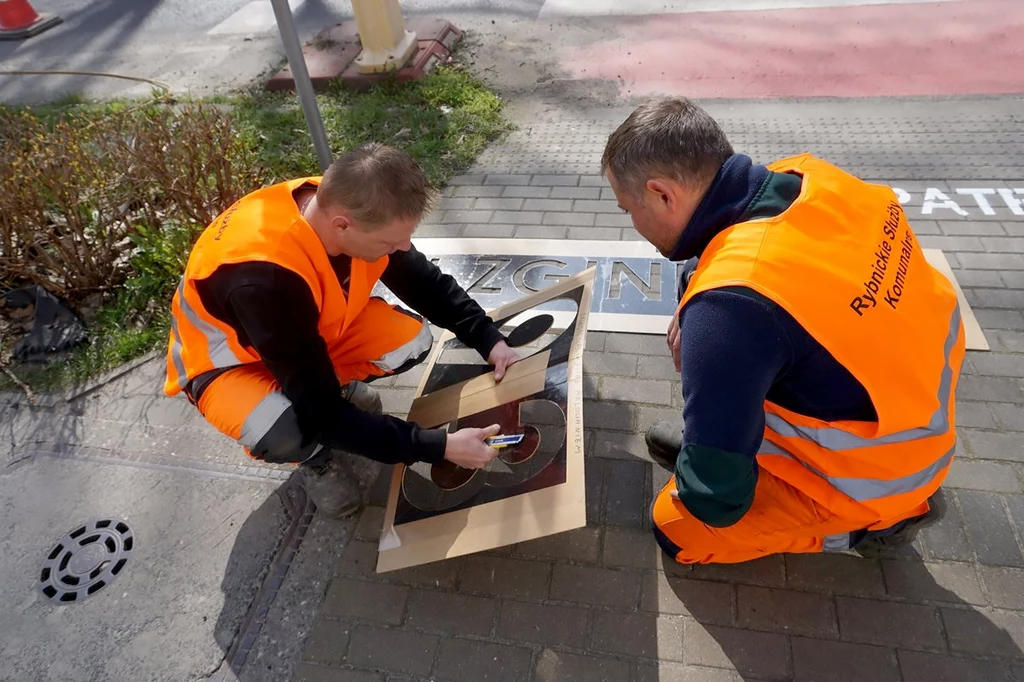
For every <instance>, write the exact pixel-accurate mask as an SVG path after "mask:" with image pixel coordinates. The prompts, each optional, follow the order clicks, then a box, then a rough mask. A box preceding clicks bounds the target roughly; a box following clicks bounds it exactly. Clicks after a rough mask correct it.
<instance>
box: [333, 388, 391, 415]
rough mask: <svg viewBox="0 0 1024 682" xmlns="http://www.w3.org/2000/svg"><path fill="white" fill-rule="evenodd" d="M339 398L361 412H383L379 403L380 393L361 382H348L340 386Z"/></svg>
mask: <svg viewBox="0 0 1024 682" xmlns="http://www.w3.org/2000/svg"><path fill="white" fill-rule="evenodd" d="M341 397H342V398H344V399H345V400H347V401H349V402H350V403H352V404H353V405H354V406H356V407H358V408H359V409H360V410H362V411H363V412H369V413H371V414H381V413H382V412H383V411H384V410H383V406H382V404H381V401H380V393H378V392H377V391H376V390H374V389H372V388H370V386H369V385H368V384H366V383H364V382H362V381H350V382H349V383H347V384H345V385H344V386H342V387H341Z"/></svg>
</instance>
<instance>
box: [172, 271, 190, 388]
mask: <svg viewBox="0 0 1024 682" xmlns="http://www.w3.org/2000/svg"><path fill="white" fill-rule="evenodd" d="M179 291H180V289H179ZM170 355H171V362H173V363H174V371H175V373H176V374H177V375H178V389H179V390H182V391H183V390H185V387H186V386H188V373H187V372H186V371H185V361H184V360H182V358H181V332H179V331H178V318H177V317H176V316H174V315H171V353H170Z"/></svg>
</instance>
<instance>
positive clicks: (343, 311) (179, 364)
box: [164, 177, 388, 396]
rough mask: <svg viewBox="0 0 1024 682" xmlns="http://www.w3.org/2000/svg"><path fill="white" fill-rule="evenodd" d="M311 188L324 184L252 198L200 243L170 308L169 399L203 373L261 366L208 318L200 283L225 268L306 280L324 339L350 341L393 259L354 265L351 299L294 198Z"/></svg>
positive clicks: (289, 186)
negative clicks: (266, 268)
mask: <svg viewBox="0 0 1024 682" xmlns="http://www.w3.org/2000/svg"><path fill="white" fill-rule="evenodd" d="M306 183H309V184H312V185H319V184H320V178H319V177H309V178H300V179H297V180H291V181H288V182H282V183H279V184H276V185H271V186H269V187H265V188H263V189H260V190H257V191H255V192H252V193H251V194H247V195H246V196H244V197H242V198H241V199H239V200H238V201H237V202H235V203H234V204H233V205H232V206H231V207H230V208H228V209H227V210H226V211H224V212H223V213H222V214H220V215H219V216H217V218H216V219H215V220H214V221H213V222H212V223H210V225H209V227H207V228H206V230H204V231H203V234H202V235H200V237H199V239H198V240H197V241H196V244H195V246H194V247H193V249H192V253H191V255H190V256H189V261H188V266H187V267H186V268H185V274H184V276H183V277H182V279H181V283H180V284H179V285H178V290H177V292H176V293H175V294H174V299H173V301H172V304H171V333H170V339H169V342H168V348H167V380H166V383H165V384H164V392H165V393H166V394H167V395H170V396H173V395H177V394H178V393H180V392H181V391H182V390H184V388H185V387H186V386H187V385H188V382H190V381H191V380H192V379H194V378H196V377H197V376H199V375H200V374H203V373H204V372H208V371H210V370H214V369H223V368H228V367H235V366H238V365H244V364H248V363H253V362H259V361H260V357H259V354H258V353H257V352H256V350H255V349H253V348H247V347H244V346H242V344H241V343H239V340H238V334H237V333H236V332H235V331H234V330H233V329H232V328H231V327H230V326H229V325H227V324H225V323H224V322H222V321H220V320H218V319H216V318H215V317H213V316H212V315H210V314H209V313H208V312H207V311H206V309H205V308H204V307H203V303H202V301H201V300H200V298H199V294H198V292H197V291H196V284H195V283H196V282H197V281H199V280H203V279H205V278H207V277H209V276H210V275H212V274H213V273H214V271H215V270H217V268H219V267H221V266H222V265H227V264H231V263H242V262H252V261H258V262H269V263H274V264H276V265H280V266H282V267H284V268H287V269H288V270H291V271H292V272H294V273H295V274H297V275H299V276H300V277H302V278H303V279H304V280H305V281H306V283H307V284H308V285H309V289H310V291H311V292H312V294H313V298H314V300H315V301H316V306H317V309H318V310H319V311H320V319H319V330H320V335H321V336H323V337H324V338H325V339H333V338H337V337H338V336H340V335H341V334H343V333H344V331H345V330H346V329H347V328H348V326H349V325H350V324H351V323H352V320H353V319H354V318H355V317H356V316H357V315H358V314H359V312H360V311H361V310H362V309H363V308H364V307H365V306H366V303H367V301H369V299H370V292H371V291H372V290H373V287H374V285H375V284H376V282H377V280H378V279H379V278H380V276H381V273H383V272H384V268H385V267H387V263H388V257H387V256H384V257H383V258H381V259H380V260H378V261H376V262H373V263H368V262H366V261H362V260H359V259H357V258H353V259H352V271H351V278H350V280H349V292H348V296H347V297H346V296H345V293H344V291H342V288H341V283H340V282H339V281H338V277H337V275H335V273H334V269H333V268H332V267H331V263H330V260H329V259H328V256H327V252H326V250H325V249H324V246H323V243H322V242H321V241H320V238H319V237H317V235H316V233H315V232H314V231H313V228H312V227H310V225H309V223H307V222H306V220H305V219H304V218H303V217H302V214H301V213H300V212H299V207H298V206H297V205H296V203H295V199H294V197H293V196H292V192H294V191H295V190H296V189H298V188H299V187H301V186H302V185H303V184H306Z"/></svg>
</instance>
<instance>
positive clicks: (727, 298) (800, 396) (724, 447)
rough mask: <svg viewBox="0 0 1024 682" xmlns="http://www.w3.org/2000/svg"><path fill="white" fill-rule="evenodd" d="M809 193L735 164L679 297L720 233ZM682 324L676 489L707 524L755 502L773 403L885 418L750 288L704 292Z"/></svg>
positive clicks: (685, 254)
mask: <svg viewBox="0 0 1024 682" xmlns="http://www.w3.org/2000/svg"><path fill="white" fill-rule="evenodd" d="M800 186H801V179H800V177H799V176H798V175H794V174H781V173H773V172H771V171H769V170H768V169H767V168H765V167H764V166H757V165H752V163H751V160H750V158H749V157H747V156H744V155H735V156H733V157H731V158H730V159H729V160H728V161H727V162H726V163H725V164H724V165H723V167H722V168H721V170H720V171H719V172H718V175H717V176H716V177H715V180H714V182H713V183H712V185H711V188H710V190H709V191H708V192H707V194H706V195H705V196H704V198H703V200H702V201H701V203H700V205H699V206H698V208H697V211H696V212H695V213H694V216H693V218H692V219H691V220H690V223H689V224H688V225H687V226H686V229H685V230H684V231H683V234H682V237H681V238H680V241H679V243H678V245H677V246H676V249H675V251H674V252H673V253H672V254H671V255H670V258H671V260H674V261H683V260H685V261H687V263H686V265H685V267H684V275H683V281H682V282H680V285H679V286H680V292H682V291H683V290H684V289H685V286H686V282H687V281H688V277H689V275H690V274H691V273H692V272H693V269H694V267H696V263H697V260H698V259H699V257H700V255H701V254H702V253H703V251H704V249H705V248H707V245H708V243H709V242H710V241H711V239H712V238H714V236H715V235H717V234H718V233H719V232H721V231H722V230H724V229H726V228H727V227H729V226H731V225H735V224H737V223H742V222H745V221H747V220H751V219H753V218H764V217H770V216H775V215H778V214H780V213H782V212H783V211H785V210H786V209H787V208H788V207H789V206H790V205H791V204H792V203H793V201H794V200H795V199H796V197H797V196H798V195H799V193H800ZM741 229H742V228H741ZM821 229H823V230H827V229H828V225H822V226H821ZM679 324H680V338H681V349H680V361H681V367H682V379H683V400H684V405H685V407H684V408H683V446H682V451H681V452H680V453H679V458H678V460H677V462H676V472H675V474H676V486H677V488H678V490H679V499H680V501H681V502H682V503H683V504H684V505H685V506H686V508H687V509H688V510H689V511H690V513H692V514H693V515H694V516H696V517H697V518H698V519H700V520H701V521H703V522H704V523H707V524H708V525H711V526H717V527H724V526H730V525H732V524H734V523H736V521H738V520H739V519H740V518H742V517H743V515H744V514H745V513H746V512H747V510H748V509H749V508H750V505H751V503H752V502H753V500H754V486H755V485H756V483H757V475H758V468H757V461H756V459H755V455H756V453H757V449H758V447H759V446H760V444H761V438H762V435H763V433H764V402H765V400H766V399H767V400H770V401H771V402H773V403H775V404H777V405H780V406H781V407H784V408H786V409H789V410H792V411H794V412H797V413H799V414H803V415H807V416H809V417H814V418H817V419H824V420H830V421H831V420H856V421H874V420H876V419H877V416H876V414H875V410H874V406H873V405H872V404H871V400H870V398H869V397H868V394H867V391H866V390H865V389H864V387H863V386H862V385H861V384H860V382H858V381H857V380H856V379H855V378H854V377H853V375H851V374H850V373H849V372H848V371H847V370H846V369H845V368H844V367H843V366H842V365H840V364H839V362H838V361H836V359H835V358H834V357H832V355H831V354H830V353H829V352H828V351H827V350H825V348H824V347H822V345H821V344H819V343H818V342H817V341H816V340H815V339H814V338H812V337H811V336H810V334H808V333H807V331H806V330H804V328H803V327H802V326H800V325H799V324H798V323H797V322H796V320H794V319H793V317H792V316H791V315H789V313H787V312H786V311H785V310H783V309H782V308H781V307H779V306H778V305H777V304H775V303H774V302H773V301H771V300H769V299H767V298H765V297H764V296H761V295H760V294H758V293H756V292H754V291H753V290H751V289H748V288H746V287H727V288H722V289H713V290H710V291H706V292H703V293H700V294H698V295H696V296H694V297H693V298H692V299H691V300H690V301H689V302H688V303H687V305H686V306H685V307H684V308H683V310H682V311H681V312H680V316H679Z"/></svg>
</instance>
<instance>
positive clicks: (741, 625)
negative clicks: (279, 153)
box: [299, 102, 1024, 682]
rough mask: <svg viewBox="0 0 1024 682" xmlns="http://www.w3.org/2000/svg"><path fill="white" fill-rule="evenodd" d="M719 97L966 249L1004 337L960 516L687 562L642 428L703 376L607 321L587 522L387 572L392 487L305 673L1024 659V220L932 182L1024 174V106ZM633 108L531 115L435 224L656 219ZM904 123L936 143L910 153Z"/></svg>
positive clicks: (973, 441)
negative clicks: (896, 194)
mask: <svg viewBox="0 0 1024 682" xmlns="http://www.w3.org/2000/svg"><path fill="white" fill-rule="evenodd" d="M844 106H847V105H844ZM720 109H722V110H723V115H724V116H725V125H726V127H727V128H732V129H733V130H737V131H739V135H738V137H739V139H738V140H736V141H735V144H736V146H737V148H738V150H741V151H746V152H748V153H752V154H753V155H754V156H755V159H756V160H759V161H767V160H771V159H773V158H778V157H781V156H783V155H787V154H792V153H798V152H802V151H808V150H809V151H814V152H816V153H819V154H822V155H824V156H825V157H826V158H829V159H831V160H833V161H835V162H837V163H840V164H843V165H844V166H845V167H846V168H848V169H849V170H851V171H852V172H854V173H859V174H861V175H862V176H863V177H867V178H871V179H875V180H878V181H883V182H889V183H890V184H893V185H894V186H896V185H898V186H900V187H902V188H903V189H904V190H906V191H908V192H909V193H911V194H916V197H917V198H916V200H915V199H914V198H911V199H910V200H909V201H908V213H909V214H910V215H911V218H912V220H913V224H914V226H915V228H916V229H917V230H918V232H919V234H920V235H921V238H922V242H923V243H924V245H925V246H926V247H934V248H941V249H944V250H945V253H946V256H947V258H948V259H949V260H950V262H951V264H952V265H953V267H954V268H955V270H956V274H957V277H958V278H959V281H960V283H961V285H962V286H963V287H964V288H965V293H966V295H967V296H968V298H969V300H970V303H971V305H972V307H973V308H974V310H975V313H976V314H977V316H978V318H979V321H980V323H981V325H982V327H983V328H984V329H985V331H986V334H987V337H988V339H989V342H990V344H991V345H992V351H991V352H987V353H970V354H969V357H968V360H967V363H966V365H965V367H964V375H963V377H962V380H961V384H960V389H959V394H958V402H957V420H958V431H959V435H960V441H961V448H960V452H959V458H958V459H957V461H956V463H955V464H954V466H953V469H952V472H951V474H950V476H949V478H948V484H947V490H948V492H947V495H948V499H949V501H950V513H949V515H948V516H947V517H946V518H945V519H944V520H943V521H942V523H940V524H938V525H937V526H936V527H934V528H932V529H930V530H929V531H927V532H926V533H924V534H923V537H922V538H920V539H919V541H918V543H917V544H916V545H915V547H914V548H913V550H912V551H907V552H905V553H902V554H900V555H895V556H893V557H891V558H886V559H884V560H868V559H863V558H860V557H857V556H851V555H830V556H796V555H790V556H785V557H782V556H776V557H770V558H766V559H763V560H760V561H757V562H752V563H749V564H744V565H738V566H700V567H697V568H695V569H694V570H692V571H691V570H687V569H685V568H682V567H679V566H677V565H675V564H673V563H672V562H667V563H666V561H665V559H664V557H663V555H662V554H661V553H660V551H659V550H658V549H657V546H656V544H655V542H654V540H653V538H652V536H651V534H650V529H649V520H648V518H647V514H646V510H647V508H648V507H649V505H650V503H651V501H652V499H653V495H654V494H655V492H656V490H657V489H658V488H660V486H661V485H663V483H664V482H665V481H666V480H667V478H668V475H669V474H668V472H666V471H665V470H663V469H662V468H660V467H659V466H658V465H656V464H654V463H653V462H652V461H651V460H650V459H649V457H648V456H647V454H646V452H645V448H644V445H643V431H644V429H645V428H646V427H647V426H648V425H649V424H651V423H652V422H654V421H656V420H659V419H679V418H680V408H681V406H682V405H681V387H680V384H679V382H678V380H677V376H676V374H675V372H674V370H673V368H672V365H671V360H670V358H669V356H668V354H667V350H666V348H665V344H664V341H663V340H662V338H660V337H653V336H640V335H630V334H617V333H612V334H607V333H590V334H589V335H588V338H587V350H586V355H585V358H584V374H585V401H584V423H585V425H586V427H587V443H586V478H587V505H588V508H587V516H588V523H587V527H586V528H583V529H580V530H578V531H574V532H571V533H566V534H562V535H557V536H552V537H548V538H543V539H540V540H537V541H533V542H529V543H524V544H520V545H517V546H513V547H507V548H503V549H502V550H499V551H496V552H489V553H485V554H481V555H475V556H471V557H464V558H459V559H453V560H449V561H445V562H441V563H436V564H431V565H427V566H422V567H418V568H415V569H409V570H404V571H399V572H396V573H388V574H383V575H377V574H376V573H375V570H374V567H375V564H376V547H377V544H376V543H377V539H378V536H379V532H380V526H381V522H382V518H383V508H382V507H381V506H379V505H381V504H383V501H384V499H383V494H382V492H381V494H379V495H378V497H377V499H376V503H377V505H378V506H371V507H369V508H367V509H366V510H365V511H364V513H363V515H362V517H361V518H360V520H359V524H358V526H357V528H356V532H355V539H354V540H353V541H352V542H351V543H350V544H349V545H348V547H347V548H346V550H345V553H344V555H343V559H342V563H341V566H339V569H338V574H337V576H335V578H334V579H333V581H332V582H331V584H330V587H329V589H328V592H327V596H326V599H325V601H324V604H323V606H322V608H321V610H320V613H319V617H318V623H317V625H315V626H314V631H313V634H312V636H311V638H310V639H309V641H308V642H307V645H306V648H305V651H304V654H303V663H302V666H301V668H300V670H299V679H300V680H303V681H305V682H338V681H341V680H346V681H348V680H351V681H357V682H371V681H372V682H382V681H384V680H387V681H388V682H391V681H397V680H403V681H404V680H438V681H440V680H452V681H456V682H477V681H480V680H515V681H519V680H522V681H533V682H556V681H557V682H564V681H569V680H587V681H588V682H597V681H605V680H607V681H609V682H628V681H634V682H649V681H650V682H654V681H661V682H671V681H675V680H687V681H691V680H692V681H698V682H703V681H709V682H710V681H714V682H719V681H722V682H724V681H726V680H729V681H734V680H740V679H744V680H748V679H749V680H754V679H779V680H801V681H802V680H828V681H830V682H831V681H841V680H858V681H860V680H871V681H872V682H888V681H890V680H891V681H893V682H897V681H899V680H903V681H904V682H919V681H920V682H943V681H947V680H948V681H954V680H955V681H962V680H974V679H977V680H986V682H988V681H990V680H991V681H996V680H1024V653H1022V652H1024V554H1022V544H1021V540H1022V536H1024V494H1022V490H1024V488H1022V483H1024V315H1022V312H1021V310H1022V309H1024V217H1022V216H1020V215H1018V214H1017V213H1016V212H1015V211H1014V210H1013V208H1012V204H1006V205H1005V206H999V207H998V210H994V215H986V214H985V213H983V212H979V211H978V210H977V209H975V210H974V214H973V215H971V216H970V218H969V219H965V218H964V217H963V216H961V215H959V214H958V213H957V212H955V211H952V210H944V211H940V210H936V211H934V213H932V214H931V215H930V216H928V217H927V219H926V216H923V215H922V214H921V209H920V207H921V204H922V203H923V198H922V192H923V190H924V189H925V188H927V187H935V188H939V189H941V190H943V191H947V192H949V193H950V195H953V191H952V189H953V188H954V187H958V186H959V187H993V188H995V187H1001V188H1011V189H1012V188H1016V187H1024V168H1022V167H1021V162H1020V159H1021V158H1022V157H1021V156H1020V155H1019V150H1018V149H1017V148H1018V147H1019V144H1020V143H1021V142H1022V141H1024V140H1022V138H1021V137H1020V135H1021V134H1022V133H1021V131H1022V127H1021V125H1020V123H1019V121H1020V117H1019V116H1017V115H1016V114H1015V113H1013V112H1019V111H1022V109H1021V108H1020V106H1019V103H1017V104H1016V107H1010V106H1009V105H1007V104H1006V103H997V104H996V105H991V104H989V105H987V106H986V105H985V104H984V103H981V104H974V103H964V102H959V103H949V104H946V105H935V104H931V103H928V104H910V105H907V104H906V103H903V104H892V105H890V106H888V107H887V106H886V105H885V104H884V103H878V102H873V103H871V106H870V107H868V106H867V105H863V104H857V103H854V104H852V105H849V106H848V107H847V108H846V109H845V112H844V110H843V109H840V108H839V105H835V104H833V105H832V106H831V108H829V107H828V106H825V105H813V106H810V105H799V106H798V105H791V106H789V107H788V108H787V107H785V106H782V105H779V104H763V105H758V104H748V105H742V106H736V107H725V106H722V107H720ZM627 113H628V110H611V111H603V112H595V113H593V114H592V115H590V116H589V117H579V116H577V117H569V116H563V117H561V118H557V117H556V118H554V119H552V120H542V121H537V122H534V123H533V124H532V125H530V126H527V127H525V128H524V129H521V130H520V131H518V132H516V133H515V134H513V135H512V136H511V138H510V139H509V140H508V141H507V142H506V143H505V144H504V145H499V146H496V147H495V148H493V149H491V150H490V151H489V152H488V153H487V154H485V155H484V156H483V157H482V158H481V161H480V162H479V164H478V166H477V168H475V169H474V170H473V172H472V173H470V174H467V175H466V176H463V177H460V178H457V179H456V181H455V182H454V183H453V186H452V187H451V188H449V191H448V193H447V195H448V198H447V199H446V200H445V203H444V205H443V206H442V207H441V210H440V212H439V213H438V214H436V215H435V216H434V217H433V218H432V220H431V221H429V222H428V224H427V225H425V226H424V229H423V234H424V236H431V237H440V236H446V237H459V236H461V237H524V238H545V239H570V240H572V239H608V240H622V239H635V238H636V237H635V235H634V234H633V231H632V230H631V229H629V219H628V216H625V215H623V214H622V213H621V211H619V210H618V209H617V208H616V207H615V203H614V201H613V200H612V198H611V196H610V190H609V189H608V188H607V186H606V185H605V183H604V182H603V181H602V180H601V179H600V177H599V176H598V175H597V172H598V170H597V169H598V160H599V155H600V150H601V147H602V145H603V142H604V140H605V139H606V136H607V134H608V133H609V132H610V131H611V130H612V128H613V127H614V125H615V124H616V123H617V122H618V121H620V120H622V117H624V116H625V115H626V114H627ZM713 113H717V112H715V111H714V109H713ZM865 117H866V118H865ZM839 131H841V132H842V135H839V136H837V133H838V132H839ZM755 138H756V140H755ZM734 140H735V136H734ZM755 141H756V147H755V148H754V149H753V150H752V149H751V148H750V146H749V144H748V146H747V147H746V148H744V144H743V143H744V142H748V143H749V142H755ZM900 141H902V143H903V144H904V145H908V144H909V145H915V151H914V153H913V154H911V155H902V156H901V155H899V154H894V153H893V145H894V144H895V143H897V142H900ZM1004 142H1005V143H1006V145H1008V146H1006V147H1003V148H1000V149H997V147H998V146H999V145H998V144H996V143H1004ZM982 143H992V144H994V145H995V146H993V147H991V148H989V147H988V146H987V145H986V147H985V148H984V149H981V150H980V151H979V150H978V147H977V146H978V145H981V144H982ZM1015 150H1016V151H1015ZM901 151H902V150H901ZM956 155H960V156H959V158H960V161H961V162H962V165H959V166H957V167H956V168H954V167H953V165H952V163H951V162H950V159H951V157H952V156H956ZM908 159H909V161H908ZM517 168H518V169H520V170H521V171H522V170H525V171H526V172H518V173H517V172H515V170H516V169H517ZM981 181H984V182H981ZM1021 193H1022V194H1024V190H1022V192H1021ZM993 196H994V197H996V198H998V196H999V195H998V193H993ZM956 198H957V199H958V200H963V198H964V197H963V196H956ZM965 205H968V204H965ZM971 205H972V206H973V204H971ZM995 205H996V204H995V202H993V206H995ZM915 207H916V208H915ZM571 248H572V247H571V242H568V243H567V244H566V250H567V252H571ZM418 376H419V375H418V374H413V375H410V376H407V377H403V378H402V379H401V384H400V385H396V386H394V387H392V388H386V389H384V390H385V393H386V396H387V397H386V402H387V403H388V404H390V405H392V406H394V407H395V408H396V409H399V410H403V409H408V405H409V402H410V401H411V398H412V394H413V388H412V387H413V386H414V385H415V383H416V381H417V380H418Z"/></svg>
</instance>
